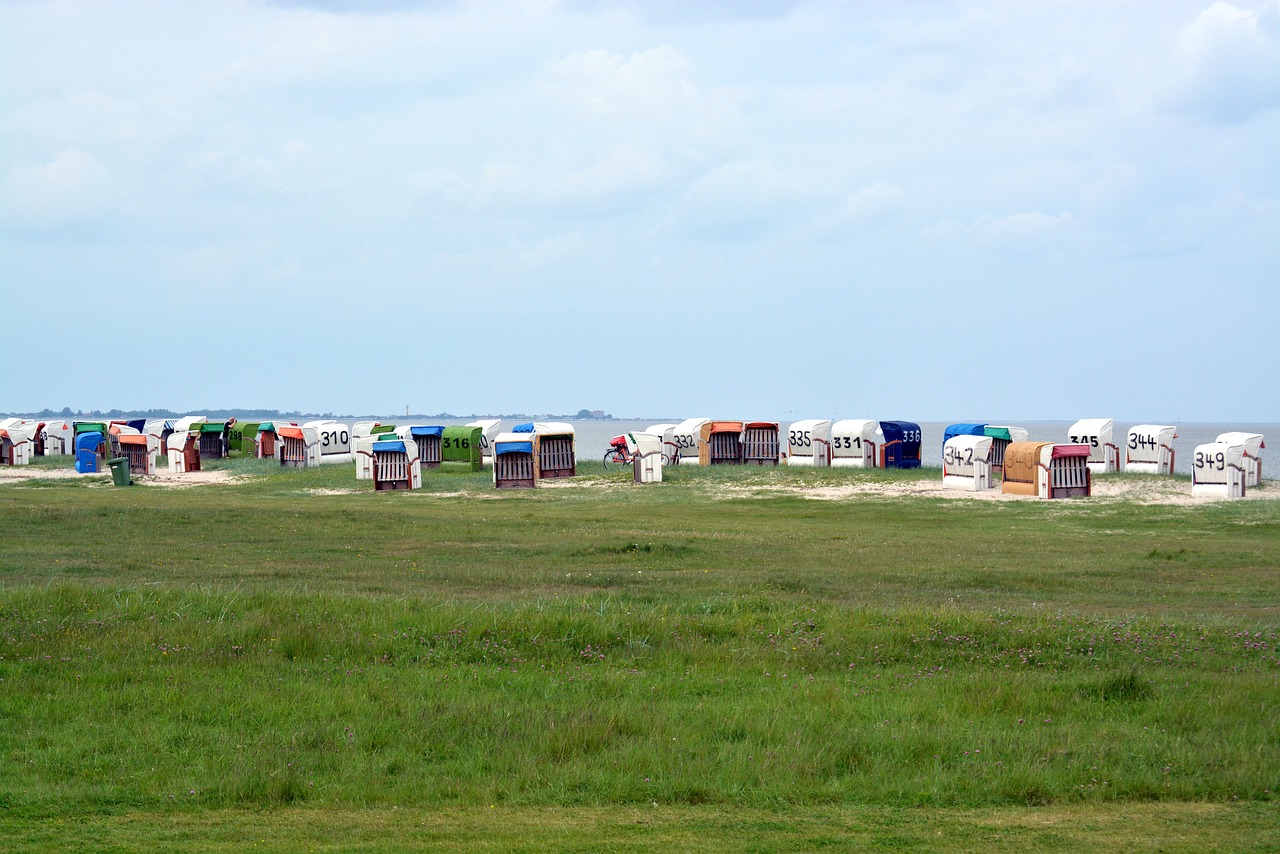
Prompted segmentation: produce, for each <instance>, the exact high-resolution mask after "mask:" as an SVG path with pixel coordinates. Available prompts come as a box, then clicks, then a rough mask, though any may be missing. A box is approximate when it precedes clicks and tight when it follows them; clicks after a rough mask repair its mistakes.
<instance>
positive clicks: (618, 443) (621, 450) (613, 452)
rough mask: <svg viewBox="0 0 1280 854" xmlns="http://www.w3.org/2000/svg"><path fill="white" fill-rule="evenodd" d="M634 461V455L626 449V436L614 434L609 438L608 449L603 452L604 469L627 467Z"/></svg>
mask: <svg viewBox="0 0 1280 854" xmlns="http://www.w3.org/2000/svg"><path fill="white" fill-rule="evenodd" d="M634 461H635V456H634V455H632V453H631V452H630V451H628V450H627V437H626V436H614V437H613V438H612V439H610V440H609V450H607V451H605V452H604V467H605V469H611V468H615V469H616V468H621V467H623V466H628V467H629V466H630V465H631V464H632V462H634Z"/></svg>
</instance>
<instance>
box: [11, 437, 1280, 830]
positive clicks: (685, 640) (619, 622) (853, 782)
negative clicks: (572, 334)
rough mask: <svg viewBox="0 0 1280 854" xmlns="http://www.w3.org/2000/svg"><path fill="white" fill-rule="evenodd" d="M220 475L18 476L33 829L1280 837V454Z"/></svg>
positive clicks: (14, 813)
mask: <svg viewBox="0 0 1280 854" xmlns="http://www.w3.org/2000/svg"><path fill="white" fill-rule="evenodd" d="M61 464H62V465H67V464H68V463H67V462H66V461H65V460H64V461H62V462H61ZM40 465H41V466H47V465H49V463H41V464H40ZM212 467H214V468H218V467H222V468H225V469H226V470H228V471H231V472H233V473H235V474H237V475H240V476H242V479H240V480H237V481H236V482H234V483H230V484H210V485H205V486H200V487H196V488H189V489H172V488H162V487H158V486H154V485H145V484H144V485H139V486H135V487H132V488H129V489H115V488H111V487H109V486H107V485H106V484H107V483H108V482H109V478H107V477H106V476H101V477H90V478H83V479H73V480H66V479H54V478H47V479H36V480H30V481H25V482H21V483H6V484H5V485H2V486H0V529H2V530H3V534H2V535H0V839H3V840H5V841H4V843H3V847H4V848H5V849H6V850H84V849H86V848H88V849H95V850H138V849H147V848H150V849H158V850H172V849H182V850H192V849H206V850H228V851H231V850H248V849H250V848H254V850H341V851H347V850H368V851H397V850H404V849H406V848H420V849H421V848H427V849H433V850H475V849H480V850H527V851H541V850H581V851H613V850H619V851H632V850H655V849H661V850H690V851H694V850H741V851H770V850H816V849H819V848H827V849H832V848H834V849H835V850H841V849H843V848H850V847H858V846H866V847H874V848H889V849H894V848H899V849H914V848H927V849H932V850H955V851H967V850H984V849H985V850H990V849H991V848H992V847H997V848H1005V849H1008V850H1037V851H1038V850H1078V849H1080V848H1086V847H1091V848H1095V849H1097V850H1104V851H1109V850H1116V851H1121V850H1124V851H1131V850H1157V849H1159V850H1164V851H1205V850H1232V851H1249V850H1257V851H1264V850H1277V849H1280V801H1278V799H1277V798H1276V792H1277V789H1278V788H1280V655H1278V654H1277V642H1278V638H1277V635H1278V633H1280V623H1278V617H1280V501H1277V500H1275V498H1274V496H1276V495H1277V494H1280V490H1277V488H1276V487H1275V486H1274V484H1272V483H1270V482H1268V485H1267V487H1266V488H1264V489H1263V490H1262V491H1261V494H1263V495H1270V496H1273V497H1272V498H1268V499H1266V500H1257V501H1241V502H1215V503H1203V504H1196V505H1162V504H1147V505H1143V504H1137V503H1130V502H1125V501H1114V500H1112V501H1103V500H1085V501H1069V502H1068V501H1059V502H1038V501H1016V502H989V501H977V500H963V499H960V500H951V499H929V498H884V497H850V498H845V499H841V500H836V501H820V500H810V499H808V498H805V497H803V496H802V495H797V494H783V493H779V492H777V491H775V489H776V488H777V487H821V486H833V485H840V484H845V483H849V482H854V481H864V480H865V481H901V480H911V479H918V478H926V479H935V478H937V477H938V473H937V472H936V471H927V470H926V471H925V472H923V473H921V472H912V473H892V472H863V471H856V470H855V471H850V470H838V471H813V470H807V471H805V470H786V469H778V470H759V469H753V470H744V469H736V470H735V469H719V470H710V471H708V470H699V469H696V468H690V467H685V468H680V469H673V470H668V471H667V473H666V476H667V482H665V483H663V484H655V485H651V486H645V487H641V486H635V485H632V484H630V483H629V476H624V475H622V474H612V473H605V472H603V471H602V470H601V469H600V468H599V466H598V464H586V465H584V466H583V468H584V469H585V471H584V475H583V476H582V477H580V478H578V479H577V480H576V481H574V482H573V483H572V484H565V485H558V486H556V487H555V488H547V489H541V490H537V491H526V492H502V493H499V492H497V491H495V490H493V489H492V488H491V487H490V484H489V474H488V473H487V472H486V473H482V474H477V475H462V474H441V473H427V474H425V475H424V483H425V486H426V488H425V489H423V490H421V491H418V492H414V493H392V494H376V493H374V492H373V491H372V486H371V484H370V483H369V482H367V481H364V482H357V481H355V480H354V479H353V475H352V471H351V468H350V467H348V466H341V467H324V468H320V469H316V470H305V471H298V470H290V471H282V470H280V469H279V468H277V467H274V466H272V465H269V464H266V463H261V462H258V461H254V460H231V461H227V462H225V463H221V464H213V465H212ZM38 468H39V467H37V469H38Z"/></svg>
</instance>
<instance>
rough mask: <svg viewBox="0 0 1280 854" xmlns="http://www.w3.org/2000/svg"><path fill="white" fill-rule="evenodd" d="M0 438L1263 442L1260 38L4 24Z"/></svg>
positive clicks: (1237, 24)
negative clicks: (84, 429)
mask: <svg viewBox="0 0 1280 854" xmlns="http://www.w3.org/2000/svg"><path fill="white" fill-rule="evenodd" d="M0 128H2V130H0V139H2V140H3V142H0V180H2V181H3V184H2V190H0V202H2V204H0V277H2V278H3V281H4V288H3V290H4V294H5V297H6V306H7V307H6V309H5V322H4V330H5V333H4V334H5V338H6V339H7V343H8V345H9V352H10V353H11V354H22V355H21V356H20V357H19V358H18V359H16V360H14V359H11V360H10V361H9V363H8V366H7V367H6V368H5V369H4V371H3V372H0V410H5V411H29V410H35V409H41V408H44V407H51V408H54V409H60V408H61V407H63V406H71V407H72V408H77V409H80V408H83V409H88V408H100V409H107V408H115V407H118V408H122V409H128V408H143V407H164V408H169V409H175V410H190V409H198V408H200V407H246V408H258V407H263V408H272V407H274V408H279V409H283V410H291V409H301V410H307V411H334V412H354V413H387V414H393V413H395V412H403V411H404V408H405V406H406V405H408V406H409V407H410V408H411V409H412V410H413V411H415V412H439V411H445V410H447V411H452V412H461V413H469V412H514V411H524V412H575V411H577V410H578V409H581V408H590V409H604V410H607V411H609V412H612V413H614V414H616V415H620V416H625V415H641V416H643V415H654V416H670V417H679V416H685V415H707V416H712V417H722V418H740V417H741V418H757V417H781V418H790V417H795V418H800V417H832V416H838V417H872V418H910V419H915V420H948V419H979V420H982V419H988V418H1001V417H1006V418H1022V419H1037V420H1038V419H1058V418H1064V419H1075V418H1078V417H1086V416H1088V417H1113V418H1116V419H1118V420H1126V419H1127V420H1134V419H1137V420H1153V421H1164V420H1170V419H1175V418H1176V419H1181V420H1204V421H1232V420H1238V421H1242V422H1245V421H1250V422H1259V421H1272V422H1274V421H1280V344H1277V331H1278V330H1277V320H1280V296H1278V292H1280V154H1278V152H1280V4H1277V2H1265V3H1264V2H1246V0H1239V2H1231V3H1226V2H1217V3H1207V2H1158V3H1156V2H1144V3H1131V2H1116V3H1078V2H1070V3H1030V4H1028V3H1014V2H1000V3H910V4H887V3H883V4H872V3H803V2H799V3H782V2H745V3H740V2H728V0H725V2H708V3H698V4H687V3H680V2H636V3H625V2H617V3H612V2H585V0H583V1H582V2H537V0H533V2H520V3H466V2H425V3H410V2H374V3H369V4H363V3H355V2H288V3H276V4H271V3H240V2H226V0H218V2H183V3H170V2H152V3H148V2H132V1H131V2H123V3H111V2H104V3H80V2H58V3H45V2H7V3H0Z"/></svg>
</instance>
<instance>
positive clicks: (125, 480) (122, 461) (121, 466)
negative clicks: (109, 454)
mask: <svg viewBox="0 0 1280 854" xmlns="http://www.w3.org/2000/svg"><path fill="white" fill-rule="evenodd" d="M107 465H109V466H111V482H112V483H114V484H115V485H116V486H132V485H133V477H132V476H131V475H130V474H129V458H128V457H116V458H115V459H110V460H107Z"/></svg>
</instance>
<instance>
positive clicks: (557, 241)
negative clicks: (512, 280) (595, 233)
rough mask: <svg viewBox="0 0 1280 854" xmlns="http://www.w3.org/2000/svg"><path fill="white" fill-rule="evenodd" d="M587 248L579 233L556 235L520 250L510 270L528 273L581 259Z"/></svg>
mask: <svg viewBox="0 0 1280 854" xmlns="http://www.w3.org/2000/svg"><path fill="white" fill-rule="evenodd" d="M586 248H587V239H586V238H585V237H583V236H582V233H581V232H579V231H576V230H575V231H571V232H568V233H567V234H558V235H556V236H555V237H549V238H547V239H546V240H541V241H538V242H537V243H535V244H533V245H532V246H529V247H527V248H525V249H522V250H520V252H519V253H518V254H517V255H516V259H515V263H514V264H513V265H512V269H513V270H515V271H522V272H523V271H529V270H534V269H538V268H542V267H549V266H554V265H557V264H560V263H563V262H565V261H571V260H573V259H575V258H578V257H581V256H582V254H583V252H585V251H586Z"/></svg>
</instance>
